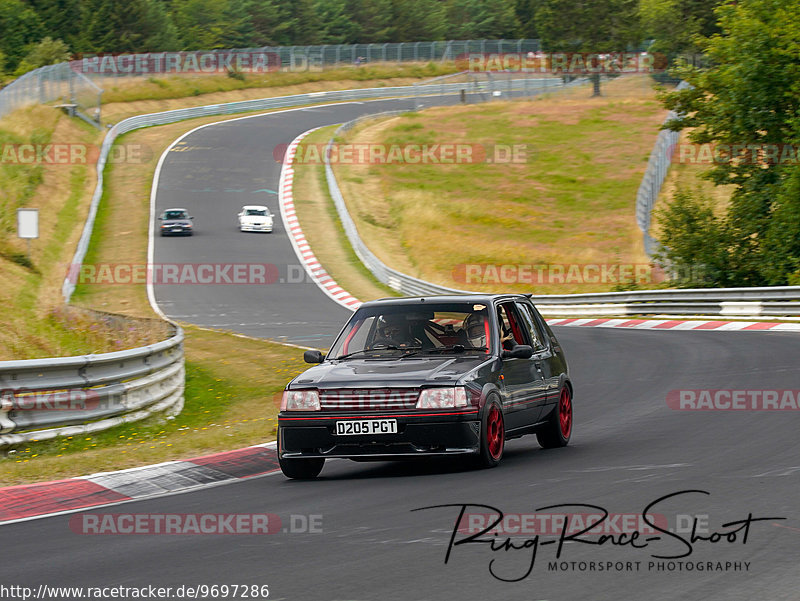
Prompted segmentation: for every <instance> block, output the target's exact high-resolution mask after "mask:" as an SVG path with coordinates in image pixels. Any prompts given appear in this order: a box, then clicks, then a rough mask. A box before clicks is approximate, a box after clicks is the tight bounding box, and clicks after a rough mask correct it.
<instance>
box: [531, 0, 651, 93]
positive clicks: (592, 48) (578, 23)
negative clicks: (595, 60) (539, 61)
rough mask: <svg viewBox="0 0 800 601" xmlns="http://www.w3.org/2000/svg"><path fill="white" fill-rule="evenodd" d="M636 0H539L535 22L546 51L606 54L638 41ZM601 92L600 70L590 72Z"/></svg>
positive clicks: (623, 48)
mask: <svg viewBox="0 0 800 601" xmlns="http://www.w3.org/2000/svg"><path fill="white" fill-rule="evenodd" d="M637 2H638V0H594V1H593V2H591V3H589V2H576V1H572V0H570V1H565V0H542V4H541V6H540V7H539V9H538V10H537V11H536V22H537V27H538V31H539V35H540V36H541V39H542V46H543V47H544V50H545V51H547V52H575V53H589V54H608V53H614V52H624V51H625V50H626V48H627V47H628V46H629V45H632V44H638V43H639V42H640V41H641V35H640V31H639V20H638V16H637ZM591 77H592V81H593V82H594V91H593V96H599V95H600V73H599V72H595V73H592V75H591Z"/></svg>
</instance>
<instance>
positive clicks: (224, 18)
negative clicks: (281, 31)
mask: <svg viewBox="0 0 800 601" xmlns="http://www.w3.org/2000/svg"><path fill="white" fill-rule="evenodd" d="M249 7H250V5H249V3H246V2H244V1H242V0H174V1H173V5H172V10H173V12H172V18H173V20H174V22H175V25H176V27H177V28H178V33H179V34H180V36H181V44H182V47H183V49H184V50H214V49H217V48H242V47H248V46H251V45H253V43H254V39H255V38H256V37H257V36H256V33H255V29H254V28H253V25H252V21H251V18H250V14H249V13H248V9H249Z"/></svg>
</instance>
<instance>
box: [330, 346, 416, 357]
mask: <svg viewBox="0 0 800 601" xmlns="http://www.w3.org/2000/svg"><path fill="white" fill-rule="evenodd" d="M421 348H422V347H421V346H407V347H399V346H395V345H394V344H385V345H384V344H382V345H381V346H380V348H364V349H361V350H358V351H353V352H352V353H347V354H346V355H340V356H338V357H336V358H335V359H336V360H337V361H340V360H342V359H349V358H350V357H353V356H355V355H361V354H363V353H374V352H380V351H418V350H419V349H421ZM409 354H411V355H413V354H414V353H407V354H405V355H403V357H407V356H408V355H409Z"/></svg>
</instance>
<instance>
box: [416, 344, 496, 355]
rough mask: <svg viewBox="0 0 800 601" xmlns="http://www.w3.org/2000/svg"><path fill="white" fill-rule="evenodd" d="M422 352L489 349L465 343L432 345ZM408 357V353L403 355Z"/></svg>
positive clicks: (459, 351)
mask: <svg viewBox="0 0 800 601" xmlns="http://www.w3.org/2000/svg"><path fill="white" fill-rule="evenodd" d="M421 350H422V352H424V353H428V352H434V353H444V352H447V351H453V352H454V353H465V352H467V351H487V350H489V349H488V348H486V347H485V346H478V347H474V346H464V345H463V344H446V345H444V346H432V347H431V348H426V349H421ZM411 354H412V355H416V354H417V353H411ZM403 356H404V357H407V356H408V355H403Z"/></svg>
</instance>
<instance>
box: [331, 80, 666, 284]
mask: <svg viewBox="0 0 800 601" xmlns="http://www.w3.org/2000/svg"><path fill="white" fill-rule="evenodd" d="M608 85H609V87H610V86H612V85H614V84H608ZM663 113H664V109H663V108H662V107H661V106H660V105H659V104H658V102H657V101H656V100H655V99H654V97H653V95H652V94H642V93H641V92H639V93H638V94H635V95H632V96H631V97H630V98H624V99H623V100H620V99H619V98H599V99H589V98H568V99H564V98H559V97H557V96H555V95H554V96H553V97H550V98H547V99H542V100H534V101H528V102H493V103H489V104H481V105H470V106H461V107H446V108H434V109H429V110H426V111H424V112H422V113H420V114H419V115H414V116H411V115H401V116H399V117H396V118H392V119H389V120H383V121H381V122H379V123H376V124H372V125H367V126H365V127H363V128H358V129H356V130H354V132H352V133H350V134H349V135H347V136H346V141H348V142H356V143H379V144H385V145H394V144H397V145H408V144H428V145H433V144H446V143H462V144H471V145H473V146H474V147H475V148H477V149H478V151H480V150H485V151H486V153H487V156H488V157H489V158H495V156H494V155H493V148H494V146H495V145H508V146H514V145H523V146H524V147H525V149H526V151H527V160H526V161H524V162H515V163H508V162H506V163H502V162H497V161H494V160H493V161H492V162H488V161H482V160H481V161H477V162H473V163H467V164H464V163H462V164H452V165H444V164H404V163H402V162H395V163H393V164H386V165H383V164H374V165H339V166H336V167H335V169H336V172H337V176H338V177H339V178H340V181H343V182H345V184H346V191H344V194H345V198H346V199H347V202H348V205H349V208H350V211H351V214H352V215H353V216H354V218H355V219H356V221H357V225H358V227H359V231H360V232H362V233H363V237H365V240H366V242H367V245H368V246H369V247H370V249H371V250H373V251H374V252H376V254H378V256H379V257H380V258H382V260H384V262H386V263H387V264H389V265H393V266H395V265H397V266H398V268H399V269H401V270H402V265H403V263H405V265H407V266H408V267H409V268H411V269H413V270H415V271H416V273H412V274H411V275H416V276H417V277H421V278H423V279H427V280H430V281H434V282H437V283H440V284H443V285H445V286H450V287H455V288H468V289H477V290H497V291H508V290H512V291H520V292H529V291H535V292H549V293H569V292H590V291H598V290H609V289H611V287H612V286H613V284H612V283H609V284H605V285H604V284H597V285H590V284H581V285H578V286H573V287H572V288H569V286H568V285H567V284H556V285H555V286H537V287H536V288H535V289H532V286H531V285H530V284H526V283H522V284H516V283H513V282H512V283H509V284H505V283H500V284H499V285H497V284H495V285H493V286H483V285H482V284H477V285H474V284H473V285H467V284H466V283H465V282H463V281H458V280H456V279H454V272H455V270H456V269H457V267H458V266H459V265H463V264H474V263H491V264H498V265H504V264H513V265H531V264H534V265H535V264H564V263H576V264H619V263H648V262H649V261H648V259H647V257H646V256H645V255H644V253H643V249H642V247H641V235H640V233H639V231H638V229H637V228H636V225H635V217H634V216H635V213H634V206H635V198H636V192H637V189H638V187H639V184H640V182H641V178H642V175H643V173H644V169H645V167H646V165H647V158H648V156H649V153H650V150H651V149H652V146H653V143H654V142H655V139H656V136H657V134H658V126H659V124H660V121H661V120H663ZM568 288H569V289H568Z"/></svg>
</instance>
